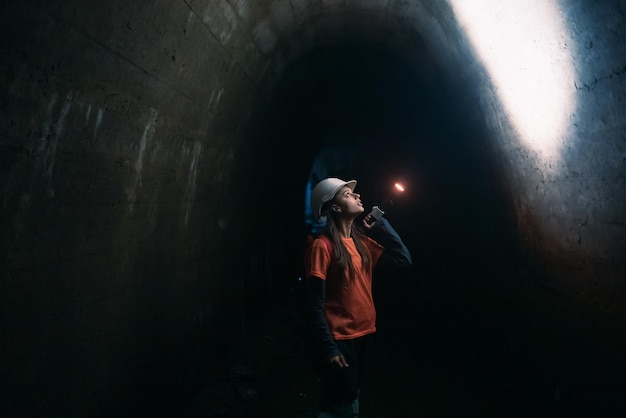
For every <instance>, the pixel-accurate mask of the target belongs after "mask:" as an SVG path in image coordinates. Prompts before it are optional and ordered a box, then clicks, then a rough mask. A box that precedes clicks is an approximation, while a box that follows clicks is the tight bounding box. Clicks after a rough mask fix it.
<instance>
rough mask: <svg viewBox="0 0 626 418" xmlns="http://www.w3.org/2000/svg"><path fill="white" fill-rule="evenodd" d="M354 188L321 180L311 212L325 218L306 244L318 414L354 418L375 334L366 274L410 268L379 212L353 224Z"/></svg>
mask: <svg viewBox="0 0 626 418" xmlns="http://www.w3.org/2000/svg"><path fill="white" fill-rule="evenodd" d="M355 186H356V181H355V180H351V181H343V180H341V179H338V178H327V179H324V180H322V181H320V182H319V183H318V184H317V185H316V186H315V187H314V188H313V191H312V193H311V208H312V210H313V215H314V216H315V217H316V218H317V219H318V220H320V219H321V218H324V217H325V218H326V219H327V227H326V231H325V232H324V234H323V235H321V236H320V237H318V238H317V239H315V240H314V241H313V242H312V244H311V245H310V246H309V249H308V251H307V254H306V259H305V275H306V276H305V277H306V278H307V296H308V297H307V301H308V311H309V313H310V317H309V319H310V324H311V327H312V333H313V340H314V360H315V365H316V371H317V372H318V373H319V376H320V379H321V382H322V387H323V400H322V413H321V415H320V417H358V416H359V401H358V396H359V389H360V385H361V376H362V370H361V369H362V367H361V366H362V365H363V358H364V353H365V349H366V346H367V343H368V341H369V338H370V337H371V334H373V333H374V332H375V331H376V310H375V308H374V300H373V297H372V269H373V268H374V266H375V265H377V264H378V263H379V260H381V257H382V259H383V260H384V259H388V260H389V261H391V262H393V263H394V264H397V265H409V264H411V256H410V254H409V251H408V249H407V248H406V246H405V245H404V244H403V243H402V241H401V240H400V237H399V236H398V234H397V233H396V232H395V231H394V230H393V228H392V227H391V226H390V225H389V223H388V222H387V220H386V219H384V218H383V217H382V212H378V213H377V214H376V215H378V216H376V217H375V216H374V215H372V214H371V213H370V214H368V215H366V216H365V217H364V218H363V220H362V222H360V226H357V225H356V223H355V220H356V218H357V217H359V216H360V215H361V214H362V213H363V212H364V209H363V203H362V202H361V197H360V195H359V194H358V193H355V192H354V188H355ZM365 233H367V235H369V236H367V235H365ZM370 237H371V238H370ZM372 238H373V239H372Z"/></svg>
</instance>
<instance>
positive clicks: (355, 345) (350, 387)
mask: <svg viewBox="0 0 626 418" xmlns="http://www.w3.org/2000/svg"><path fill="white" fill-rule="evenodd" d="M371 338H372V335H371V334H370V335H365V336H363V337H359V338H355V339H353V340H344V341H335V342H336V343H337V347H338V348H339V351H341V354H343V356H344V358H345V359H346V362H347V363H348V367H343V368H342V367H339V366H337V365H336V364H331V363H328V362H320V363H318V364H317V367H316V369H317V373H318V375H319V377H320V380H321V381H322V405H323V406H332V405H338V404H342V403H346V402H352V401H354V400H356V399H357V398H358V396H359V390H360V388H361V378H362V377H363V366H364V362H365V354H366V351H367V348H368V346H369V344H370V340H371Z"/></svg>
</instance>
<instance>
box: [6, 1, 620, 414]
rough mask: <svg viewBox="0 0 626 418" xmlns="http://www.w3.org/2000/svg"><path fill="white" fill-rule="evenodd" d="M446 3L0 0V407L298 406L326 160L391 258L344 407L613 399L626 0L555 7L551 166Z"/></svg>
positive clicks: (305, 401)
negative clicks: (393, 251)
mask: <svg viewBox="0 0 626 418" xmlns="http://www.w3.org/2000/svg"><path fill="white" fill-rule="evenodd" d="M454 3H455V2H452V1H449V2H438V1H431V0H406V1H379V0H359V1H356V0H355V1H335V0H320V1H315V2H312V1H304V0H267V1H246V0H198V1H196V0H189V1H187V0H185V1H179V0H158V1H155V2H152V3H150V4H149V5H147V4H146V5H144V4H139V3H128V2H124V1H121V0H120V1H113V2H96V4H95V5H94V7H90V6H85V5H83V4H81V3H80V2H78V1H75V0H64V1H59V2H50V3H46V2H34V3H32V4H29V3H21V4H18V2H8V3H7V4H6V5H4V6H1V7H0V9H2V10H3V12H4V13H2V14H1V15H2V16H3V17H2V19H3V22H4V23H5V24H6V27H7V28H8V29H9V30H8V32H10V33H11V34H12V36H7V37H5V38H4V39H2V40H0V46H2V47H3V48H4V49H6V50H7V51H8V52H7V53H6V54H1V56H0V76H1V78H0V88H1V90H0V93H2V97H0V124H1V125H0V126H1V128H2V136H1V137H0V192H1V193H2V195H1V198H2V205H1V206H0V218H1V223H0V235H1V236H0V252H1V254H0V255H1V256H2V258H1V259H0V276H1V278H2V282H1V285H2V287H1V288H0V295H1V297H2V299H1V301H0V302H1V303H0V327H1V329H0V331H1V334H0V374H1V375H2V376H3V377H2V379H1V380H0V382H1V384H2V386H0V389H2V392H3V393H4V395H0V397H2V398H3V399H1V400H0V416H2V417H5V416H6V417H7V418H14V417H15V418H17V417H30V416H50V417H83V416H90V417H91V416H94V417H100V416H101V417H129V418H131V417H132V418H143V417H159V418H161V417H162V418H169V417H185V418H305V417H313V416H317V413H318V412H319V397H320V393H319V390H320V388H319V382H318V380H317V378H316V376H315V374H314V372H313V369H312V367H311V364H310V356H311V353H310V346H309V340H308V338H309V335H308V333H307V328H306V322H305V319H304V317H305V312H304V283H303V277H302V276H303V267H304V266H303V261H304V260H303V257H304V251H305V246H306V240H307V237H308V236H309V234H311V232H312V224H311V220H310V218H309V217H308V216H307V209H306V204H307V202H306V196H307V188H308V187H310V186H311V185H312V184H314V183H316V182H317V181H318V180H320V179H322V178H325V177H340V178H343V179H346V180H348V179H356V180H358V186H357V190H356V191H357V192H358V193H360V194H361V198H362V200H363V203H364V206H365V207H366V210H367V209H368V208H370V207H371V206H373V205H379V206H381V208H382V209H383V210H385V211H386V214H385V216H386V218H387V219H388V220H389V221H390V223H391V224H392V225H393V227H394V228H395V229H396V230H397V231H398V232H399V234H400V236H401V237H402V238H403V240H404V242H405V243H406V245H407V246H408V248H409V250H410V251H411V254H412V258H413V265H412V266H409V267H403V268H385V267H383V268H381V269H380V270H377V271H376V272H375V276H374V280H375V282H374V298H375V302H376V308H377V332H376V334H375V337H374V340H373V344H372V347H371V350H370V356H369V358H368V364H367V367H366V376H365V379H364V383H363V387H362V390H361V407H362V414H361V416H362V417H363V418H388V417H416V418H457V417H466V418H503V417H504V418H530V417H533V418H535V417H545V418H587V417H594V418H595V417H600V418H618V417H620V418H621V417H623V416H626V399H624V397H623V394H624V393H625V391H626V380H624V378H623V376H624V373H626V356H625V355H624V352H625V349H626V337H625V336H624V333H623V330H624V324H625V323H626V315H625V311H624V304H623V303H622V302H623V301H624V300H626V296H625V295H626V288H625V287H624V277H623V276H624V260H623V257H622V256H621V251H622V249H623V248H625V242H626V241H625V240H624V236H625V235H624V231H625V229H624V213H626V210H625V208H624V205H623V202H622V200H623V197H624V190H626V189H624V188H623V187H622V186H623V184H624V179H625V178H626V177H625V176H624V174H625V171H624V167H626V164H624V162H625V161H626V157H624V156H625V155H626V154H625V152H626V147H625V146H624V144H626V142H625V141H626V136H625V134H624V132H626V130H625V129H624V127H625V126H626V117H625V116H624V115H623V112H620V111H619V109H621V108H622V107H623V105H624V103H625V102H626V99H625V97H626V96H624V86H625V84H624V77H625V75H626V71H625V70H624V65H625V64H624V56H626V55H624V54H623V53H621V52H624V45H625V44H624V43H623V42H621V41H622V37H623V34H624V22H625V21H626V19H625V18H624V11H625V10H626V9H625V8H624V5H623V4H622V3H621V2H617V3H619V4H617V3H614V2H611V1H610V0H606V1H600V2H595V3H594V2H586V1H579V0H576V1H571V2H568V1H560V2H559V1H557V2H554V5H555V6H554V7H555V10H557V11H559V16H560V17H562V18H563V21H564V22H565V24H564V27H565V26H566V27H567V30H563V32H562V33H561V35H562V38H561V39H558V40H553V39H551V40H550V43H551V44H555V43H556V44H559V45H561V43H562V46H563V48H562V50H563V51H566V52H567V53H570V51H571V53H572V54H573V57H574V58H575V59H573V60H572V62H573V63H574V64H573V67H575V68H574V69H573V70H572V72H573V73H575V77H574V76H572V77H573V80H569V81H571V83H569V84H567V83H566V84H565V85H566V86H567V88H568V89H571V90H573V91H574V93H573V97H575V99H572V100H573V101H574V102H575V103H574V105H572V107H571V109H573V110H571V114H569V115H567V118H568V123H569V125H568V126H567V129H565V131H564V132H565V133H559V134H558V135H561V136H558V135H556V134H554V133H550V135H554V136H555V137H557V136H558V137H557V138H556V139H555V138H549V139H550V140H554V141H556V142H558V143H559V144H560V145H561V146H562V147H563V149H562V152H561V154H559V158H560V160H559V159H557V160H554V161H552V160H549V159H544V158H546V155H544V154H542V153H543V152H544V150H541V149H539V150H537V149H533V148H532V146H529V145H528V144H527V143H524V141H523V140H522V139H523V138H522V137H523V135H522V133H521V130H520V128H519V126H517V125H515V124H514V120H513V119H514V117H515V116H516V115H515V114H513V113H511V112H510V111H509V110H507V108H506V106H505V105H504V104H503V100H504V99H503V97H504V94H503V93H502V91H501V90H499V89H500V88H501V87H499V86H496V84H495V81H494V77H493V75H492V74H491V73H490V70H489V69H488V68H487V64H486V63H485V62H484V61H482V60H481V59H480V58H479V54H478V51H477V50H476V49H474V47H473V45H472V43H471V41H470V37H469V36H470V35H469V29H468V28H467V27H466V26H464V24H461V23H460V20H459V21H457V19H458V16H456V15H455V9H454V6H453V4H454ZM496 3H497V2H493V3H492V4H491V6H490V7H491V8H493V9H495V8H497V7H500V6H497V5H496ZM546 4H547V3H546ZM498 10H499V9H498ZM491 11H493V10H489V8H487V9H484V10H482V12H483V14H487V12H491ZM532 11H533V13H530V16H531V17H533V18H536V19H540V18H541V19H543V18H545V8H544V5H541V4H540V3H537V4H534V5H533V7H532ZM479 15H480V14H479ZM496 15H497V13H496ZM521 20H522V19H521V17H520V19H519V21H521ZM516 22H517V21H516ZM520 27H522V29H523V30H526V29H527V28H526V27H524V26H523V25H521V26H520ZM522 32H523V35H524V36H527V35H529V34H528V33H525V32H524V31H522ZM546 33H549V32H546ZM531 35H534V34H531ZM543 35H544V34H543V32H542V33H540V34H539V35H538V36H536V37H534V38H533V37H532V36H531V37H528V38H524V39H527V41H526V42H529V43H531V44H532V46H533V47H534V48H535V49H539V46H538V45H535V44H537V43H538V40H541V36H543ZM528 39H530V40H528ZM531 49H532V48H531ZM563 51H560V52H559V54H560V53H561V52H562V53H563V54H564V55H566V52H563ZM579 51H583V52H579ZM549 58H550V64H551V65H552V67H549V70H545V71H546V72H547V73H550V72H551V71H554V72H556V71H557V70H558V69H559V68H560V66H561V65H564V63H567V60H566V59H564V58H562V57H561V56H560V55H559V56H550V57H549ZM529 67H531V66H530V65H529ZM545 79H549V78H548V77H546V78H545ZM516 81H517V80H516ZM539 81H540V82H543V81H544V78H541V79H540V80H539ZM520 84H521V81H520ZM570 84H571V85H570ZM543 99H545V98H544V97H535V100H536V101H537V102H538V101H539V100H543ZM560 104H561V105H563V106H565V104H567V105H569V104H571V103H565V104H564V103H560ZM559 141H560V142H559ZM548 142H549V141H548ZM546 161H548V162H546ZM395 182H400V183H402V184H403V185H404V186H405V188H406V190H405V191H404V192H403V193H401V194H399V193H393V192H391V190H392V185H393V184H394V183H395ZM616 254H617V255H616Z"/></svg>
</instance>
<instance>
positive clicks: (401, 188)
mask: <svg viewBox="0 0 626 418" xmlns="http://www.w3.org/2000/svg"><path fill="white" fill-rule="evenodd" d="M393 187H395V189H396V190H397V191H399V192H403V191H404V186H403V185H401V184H400V183H396V184H394V185H393Z"/></svg>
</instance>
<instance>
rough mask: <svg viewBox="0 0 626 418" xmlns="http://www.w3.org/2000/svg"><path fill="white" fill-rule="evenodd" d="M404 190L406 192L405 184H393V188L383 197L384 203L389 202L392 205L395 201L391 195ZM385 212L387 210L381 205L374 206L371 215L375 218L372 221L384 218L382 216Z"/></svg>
mask: <svg viewBox="0 0 626 418" xmlns="http://www.w3.org/2000/svg"><path fill="white" fill-rule="evenodd" d="M402 192H404V186H403V185H402V184H401V183H395V184H394V185H393V188H392V189H391V191H390V192H389V193H388V194H387V196H385V198H384V199H383V203H386V202H389V203H390V204H391V205H393V201H392V200H391V196H392V195H393V194H394V193H402ZM384 214H385V211H384V210H382V209H381V208H380V207H379V206H374V207H372V211H371V212H370V215H372V218H373V219H372V221H371V222H370V223H374V222H376V221H377V220H379V219H380V218H382V216H383V215H384Z"/></svg>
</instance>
